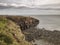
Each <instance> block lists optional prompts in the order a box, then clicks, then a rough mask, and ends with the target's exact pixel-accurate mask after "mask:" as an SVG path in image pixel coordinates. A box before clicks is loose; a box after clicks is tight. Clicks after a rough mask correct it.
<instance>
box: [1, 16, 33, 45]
mask: <svg viewBox="0 0 60 45" xmlns="http://www.w3.org/2000/svg"><path fill="white" fill-rule="evenodd" d="M0 45H32V44H31V43H29V42H27V41H26V40H25V36H24V35H23V34H22V32H21V29H20V26H18V25H17V24H16V23H15V22H13V21H11V20H8V19H6V18H5V17H3V16H0Z"/></svg>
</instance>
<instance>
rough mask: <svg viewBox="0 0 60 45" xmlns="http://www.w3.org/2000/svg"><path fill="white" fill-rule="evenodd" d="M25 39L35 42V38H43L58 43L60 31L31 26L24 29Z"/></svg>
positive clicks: (58, 44) (59, 42) (59, 41)
mask: <svg viewBox="0 0 60 45" xmlns="http://www.w3.org/2000/svg"><path fill="white" fill-rule="evenodd" d="M24 34H25V37H26V40H27V41H29V42H31V41H33V42H35V40H40V39H42V40H45V41H47V42H49V43H52V44H54V45H60V31H57V30H54V31H50V30H46V29H37V28H31V29H28V30H25V31H24Z"/></svg>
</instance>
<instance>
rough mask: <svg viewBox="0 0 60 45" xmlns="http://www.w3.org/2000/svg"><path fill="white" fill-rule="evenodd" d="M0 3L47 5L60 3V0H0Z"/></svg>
mask: <svg viewBox="0 0 60 45" xmlns="http://www.w3.org/2000/svg"><path fill="white" fill-rule="evenodd" d="M0 3H22V4H27V5H45V4H56V3H60V0H0Z"/></svg>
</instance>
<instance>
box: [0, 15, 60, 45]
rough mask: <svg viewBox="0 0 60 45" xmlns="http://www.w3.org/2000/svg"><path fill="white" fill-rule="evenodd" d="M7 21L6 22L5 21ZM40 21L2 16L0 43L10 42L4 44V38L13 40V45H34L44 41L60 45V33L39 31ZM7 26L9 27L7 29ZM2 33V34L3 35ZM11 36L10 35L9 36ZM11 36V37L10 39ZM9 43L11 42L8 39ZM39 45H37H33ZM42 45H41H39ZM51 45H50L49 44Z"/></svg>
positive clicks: (43, 29) (22, 17)
mask: <svg viewBox="0 0 60 45" xmlns="http://www.w3.org/2000/svg"><path fill="white" fill-rule="evenodd" d="M5 19H6V20H5ZM5 23H6V24H7V25H6V24H5ZM38 24H39V20H38V19H35V18H32V17H24V16H0V29H2V30H0V43H1V45H2V44H3V43H4V44H5V43H6V45H7V43H8V42H2V41H1V39H2V40H4V39H3V38H2V37H3V36H6V37H7V36H8V37H7V38H12V39H13V42H14V43H13V42H12V41H11V42H12V45H15V42H16V45H17V44H18V45H24V43H25V45H32V44H31V42H35V41H36V40H44V41H47V42H49V43H52V44H53V45H60V31H57V30H54V31H50V30H46V29H45V28H42V29H39V28H36V26H37V25H38ZM6 26H7V27H6ZM1 32H2V33H1ZM2 34H3V35H2ZM8 34H9V35H8ZM1 35H2V36H1ZM9 36H10V37H9ZM22 38H23V39H22ZM7 41H9V40H8V39H7ZM33 45H37V44H33ZM39 45H40V44H39ZM48 45H49V44H48Z"/></svg>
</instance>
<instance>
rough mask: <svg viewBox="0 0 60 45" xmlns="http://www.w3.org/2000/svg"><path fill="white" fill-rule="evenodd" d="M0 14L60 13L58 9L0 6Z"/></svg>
mask: <svg viewBox="0 0 60 45" xmlns="http://www.w3.org/2000/svg"><path fill="white" fill-rule="evenodd" d="M0 14H4V15H5V14H8V15H9V14H10V15H12V14H13V15H60V10H41V9H29V8H28V9H27V8H4V7H2V8H0Z"/></svg>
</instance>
